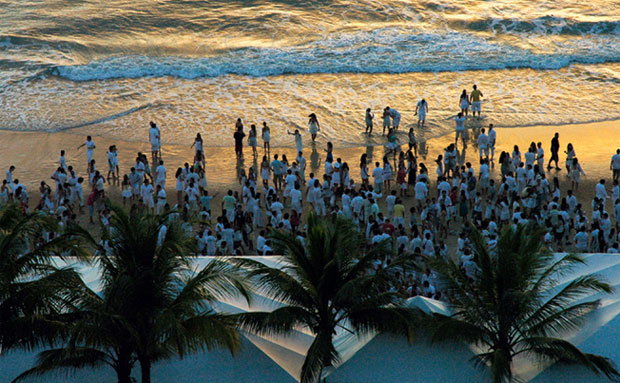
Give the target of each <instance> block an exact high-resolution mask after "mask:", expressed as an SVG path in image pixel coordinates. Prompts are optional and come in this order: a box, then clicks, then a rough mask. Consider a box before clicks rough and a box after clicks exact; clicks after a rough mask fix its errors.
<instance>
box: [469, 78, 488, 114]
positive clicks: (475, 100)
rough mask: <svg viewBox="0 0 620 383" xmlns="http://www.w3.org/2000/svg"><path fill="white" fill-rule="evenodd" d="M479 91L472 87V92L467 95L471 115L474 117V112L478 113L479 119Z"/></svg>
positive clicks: (480, 95) (480, 93) (481, 95)
mask: <svg viewBox="0 0 620 383" xmlns="http://www.w3.org/2000/svg"><path fill="white" fill-rule="evenodd" d="M483 96H484V95H483V94H482V92H481V91H479V90H478V87H477V86H476V85H474V90H472V91H471V93H470V94H469V101H470V104H471V114H472V116H473V117H476V112H478V118H480V110H481V104H482V102H481V100H480V97H483Z"/></svg>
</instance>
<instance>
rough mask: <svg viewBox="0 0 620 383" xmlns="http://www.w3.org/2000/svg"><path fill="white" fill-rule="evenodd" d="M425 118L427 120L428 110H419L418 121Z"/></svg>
mask: <svg viewBox="0 0 620 383" xmlns="http://www.w3.org/2000/svg"><path fill="white" fill-rule="evenodd" d="M423 120H426V112H419V113H418V121H423Z"/></svg>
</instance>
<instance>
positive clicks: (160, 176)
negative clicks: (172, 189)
mask: <svg viewBox="0 0 620 383" xmlns="http://www.w3.org/2000/svg"><path fill="white" fill-rule="evenodd" d="M155 184H156V185H157V186H161V188H162V189H165V188H166V167H165V166H164V161H163V160H159V166H157V168H155Z"/></svg>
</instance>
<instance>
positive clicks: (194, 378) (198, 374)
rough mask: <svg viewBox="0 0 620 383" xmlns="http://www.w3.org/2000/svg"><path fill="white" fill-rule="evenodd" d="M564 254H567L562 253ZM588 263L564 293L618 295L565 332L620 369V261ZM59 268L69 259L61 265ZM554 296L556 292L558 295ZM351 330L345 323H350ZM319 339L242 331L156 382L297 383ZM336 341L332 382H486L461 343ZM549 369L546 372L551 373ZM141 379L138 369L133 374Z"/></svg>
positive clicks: (576, 373)
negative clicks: (589, 287)
mask: <svg viewBox="0 0 620 383" xmlns="http://www.w3.org/2000/svg"><path fill="white" fill-rule="evenodd" d="M557 256H561V254H559V255H557ZM248 258H251V259H254V260H257V261H260V262H262V263H264V264H266V265H268V266H272V267H282V258H281V257H248ZM585 258H586V261H587V263H586V264H585V265H583V266H580V267H578V268H575V269H574V270H573V272H571V273H570V275H565V276H563V277H562V278H560V285H558V286H557V287H555V288H554V289H553V290H555V289H560V288H562V287H563V286H564V285H565V284H566V283H569V282H570V281H571V280H573V279H574V278H576V277H578V276H582V275H587V274H591V273H596V274H598V275H600V276H602V277H603V278H605V279H606V280H607V281H608V282H609V283H610V284H612V285H613V286H614V287H616V291H615V293H614V294H612V295H604V296H595V295H592V296H588V297H585V298H584V299H585V300H593V299H597V298H601V299H602V301H601V306H600V307H599V308H598V309H597V310H596V311H595V312H593V313H592V314H590V315H588V316H587V317H586V318H585V320H584V325H583V326H582V327H581V328H580V329H579V330H578V331H576V332H572V333H568V334H564V335H563V336H564V337H565V338H566V339H569V340H571V341H572V342H574V343H576V344H577V345H578V346H579V347H581V348H582V349H583V350H584V351H586V352H591V353H597V354H601V355H604V356H607V357H609V358H611V359H612V360H613V361H614V362H615V363H616V365H617V366H620V347H617V342H618V339H620V257H619V256H615V255H608V254H591V255H585ZM212 259H213V258H210V257H203V258H198V259H196V261H195V270H196V271H198V270H201V269H202V268H204V267H205V266H206V265H207V264H208V263H209V262H210V261H211V260H212ZM58 264H59V265H61V264H63V262H60V261H59V262H58ZM76 267H77V268H78V270H79V271H80V273H81V274H82V276H83V278H84V280H85V281H86V283H87V284H88V285H89V286H90V287H91V288H93V289H94V290H95V291H97V290H99V288H100V286H99V272H98V270H97V268H96V267H93V266H88V265H83V264H76ZM552 292H553V291H550V293H552ZM408 304H409V305H411V306H412V307H418V308H420V309H421V310H423V311H425V312H427V313H441V314H446V315H448V314H449V313H450V309H449V307H448V306H447V305H446V304H445V303H443V302H439V301H435V300H432V299H428V298H423V297H415V298H412V299H410V300H409V301H408ZM281 305H282V303H281V302H278V301H277V300H275V299H272V298H271V297H268V296H267V295H266V294H263V293H261V292H260V291H259V292H258V293H256V294H255V295H254V296H253V297H252V300H251V304H250V305H248V303H247V302H246V301H245V299H243V298H233V299H226V300H224V301H221V302H218V303H217V304H216V305H215V306H214V309H215V310H217V311H219V312H226V313H240V312H248V311H270V310H273V309H275V308H277V307H280V306H281ZM344 327H346V324H345V326H344ZM313 340H314V337H313V335H312V333H311V332H310V331H309V330H308V329H304V328H299V329H296V330H295V331H293V332H292V333H291V334H288V335H287V336H259V335H254V334H247V333H244V334H243V337H242V349H241V352H240V353H238V354H237V355H235V357H232V356H231V355H230V354H229V353H228V352H227V351H224V350H214V351H211V352H204V353H199V354H196V355H191V356H188V357H186V358H185V359H183V360H179V359H173V360H170V361H164V362H160V363H157V364H155V365H154V366H153V378H152V380H153V382H154V383H185V382H187V383H190V382H191V383H196V382H199V383H204V382H235V383H246V382H247V383H256V382H257V381H265V382H267V381H268V382H275V383H280V382H282V383H293V382H295V381H298V377H299V372H300V369H301V366H302V363H303V359H304V356H305V354H306V351H307V350H308V348H309V347H310V344H311V343H312V341H313ZM334 344H335V346H336V349H337V351H338V352H339V354H340V356H341V361H340V364H339V365H338V366H336V367H335V368H331V369H327V370H326V371H325V372H324V376H325V377H326V382H328V383H357V382H359V383H363V382H366V383H367V382H399V383H401V382H402V383H408V382H412V383H418V382H420V383H422V382H424V383H426V382H442V381H445V382H450V383H459V382H463V383H469V382H483V381H488V377H487V374H488V371H487V370H486V369H485V368H477V367H475V366H474V364H473V362H472V357H473V356H474V351H472V349H471V348H470V347H468V346H467V345H465V344H462V343H440V344H431V343H430V342H429V341H428V338H427V337H425V336H424V335H421V336H419V337H417V338H416V339H415V340H414V341H413V343H412V344H409V343H408V342H407V340H406V339H404V338H399V337H395V336H392V335H387V334H379V335H375V334H368V335H366V336H363V337H358V336H355V335H353V334H351V333H350V332H349V331H346V330H343V329H341V330H340V331H339V332H338V333H337V334H336V336H335V338H334ZM35 354H36V353H34V352H32V353H30V352H23V351H17V352H14V353H10V354H8V355H4V356H3V357H0V382H10V381H11V380H12V379H13V378H15V377H16V376H17V375H18V374H19V373H21V372H23V371H24V370H26V369H27V368H29V367H30V366H31V365H32V362H33V361H34V356H35ZM545 367H548V368H545ZM515 372H516V373H517V374H518V376H519V377H521V378H524V379H525V380H527V381H532V382H536V383H552V382H553V383H555V382H560V381H561V382H562V383H572V382H575V383H577V382H584V381H587V382H594V383H597V382H604V381H607V380H606V379H605V378H604V377H597V376H596V375H595V374H593V373H591V372H590V371H588V370H585V369H583V368H578V367H574V366H565V365H562V366H542V367H541V366H539V365H538V363H534V362H532V361H531V360H527V359H520V360H517V361H515ZM133 375H134V377H137V378H138V377H139V370H138V369H137V368H136V369H135V370H134V374H133ZM32 381H45V382H46V383H78V382H79V383H83V382H89V383H109V382H113V381H115V375H114V372H113V370H112V369H111V368H102V369H99V370H88V369H86V370H82V371H79V372H78V373H77V374H75V375H73V376H72V377H71V378H67V377H65V376H64V375H61V376H54V375H52V376H49V377H45V378H41V379H33V380H32Z"/></svg>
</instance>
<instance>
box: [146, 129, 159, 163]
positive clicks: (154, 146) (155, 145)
mask: <svg viewBox="0 0 620 383" xmlns="http://www.w3.org/2000/svg"><path fill="white" fill-rule="evenodd" d="M149 141H150V142H151V157H152V161H153V165H155V164H157V160H158V159H159V158H160V157H161V155H160V154H161V152H160V151H161V134H160V131H159V127H158V126H157V124H155V123H154V122H153V121H151V122H150V128H149Z"/></svg>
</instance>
